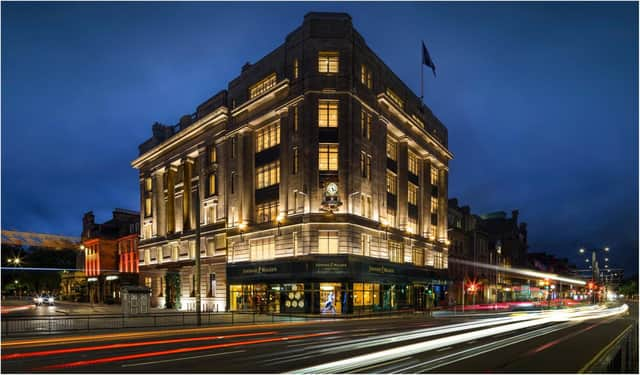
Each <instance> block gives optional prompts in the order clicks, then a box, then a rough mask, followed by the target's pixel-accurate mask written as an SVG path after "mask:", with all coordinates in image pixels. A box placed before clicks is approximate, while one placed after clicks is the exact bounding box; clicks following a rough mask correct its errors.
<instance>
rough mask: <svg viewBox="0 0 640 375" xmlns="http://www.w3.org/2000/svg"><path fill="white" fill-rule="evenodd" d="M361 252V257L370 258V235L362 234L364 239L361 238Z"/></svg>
mask: <svg viewBox="0 0 640 375" xmlns="http://www.w3.org/2000/svg"><path fill="white" fill-rule="evenodd" d="M360 250H361V251H362V254H361V255H364V256H366V257H368V256H370V254H371V235H369V234H364V233H363V234H362V237H360Z"/></svg>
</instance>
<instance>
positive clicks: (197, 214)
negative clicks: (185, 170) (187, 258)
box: [195, 183, 202, 326]
mask: <svg viewBox="0 0 640 375" xmlns="http://www.w3.org/2000/svg"><path fill="white" fill-rule="evenodd" d="M195 203H196V212H195V217H196V233H195V237H196V238H195V241H196V246H195V247H196V254H195V258H196V259H195V267H196V280H195V284H196V285H195V297H196V324H197V325H198V326H200V325H201V324H202V321H201V317H200V313H201V311H200V310H201V306H200V304H201V303H202V295H201V293H200V288H201V285H200V280H201V276H202V270H201V269H200V183H198V184H197V185H196V202H195Z"/></svg>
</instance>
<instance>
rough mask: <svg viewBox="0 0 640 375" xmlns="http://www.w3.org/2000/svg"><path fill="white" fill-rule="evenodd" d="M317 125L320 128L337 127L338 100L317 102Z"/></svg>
mask: <svg viewBox="0 0 640 375" xmlns="http://www.w3.org/2000/svg"><path fill="white" fill-rule="evenodd" d="M318 126H319V127H321V128H337V127H338V101H336V100H320V101H319V102H318Z"/></svg>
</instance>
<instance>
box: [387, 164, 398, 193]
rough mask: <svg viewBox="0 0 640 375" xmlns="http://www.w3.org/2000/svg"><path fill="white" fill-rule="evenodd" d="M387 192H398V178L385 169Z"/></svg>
mask: <svg viewBox="0 0 640 375" xmlns="http://www.w3.org/2000/svg"><path fill="white" fill-rule="evenodd" d="M387 193H391V194H393V195H397V194H398V178H397V177H396V175H395V174H393V172H391V171H389V170H387Z"/></svg>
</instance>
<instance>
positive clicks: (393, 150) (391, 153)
mask: <svg viewBox="0 0 640 375" xmlns="http://www.w3.org/2000/svg"><path fill="white" fill-rule="evenodd" d="M397 155H398V148H397V144H396V142H395V141H394V140H393V139H391V138H387V157H388V158H389V159H391V160H397Z"/></svg>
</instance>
